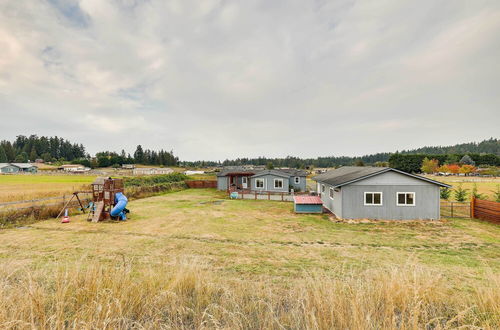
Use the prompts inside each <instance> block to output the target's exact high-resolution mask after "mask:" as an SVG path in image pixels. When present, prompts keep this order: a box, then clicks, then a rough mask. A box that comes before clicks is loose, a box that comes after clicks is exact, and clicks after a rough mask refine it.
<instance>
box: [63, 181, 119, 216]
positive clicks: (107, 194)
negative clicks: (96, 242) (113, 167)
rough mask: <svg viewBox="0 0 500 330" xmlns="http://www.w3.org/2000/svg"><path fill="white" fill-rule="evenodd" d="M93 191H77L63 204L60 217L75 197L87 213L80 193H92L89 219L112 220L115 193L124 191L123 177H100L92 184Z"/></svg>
mask: <svg viewBox="0 0 500 330" xmlns="http://www.w3.org/2000/svg"><path fill="white" fill-rule="evenodd" d="M91 187H92V189H91V191H76V192H74V193H73V196H72V197H71V198H70V199H69V200H68V201H67V202H66V204H65V205H64V206H63V208H62V210H61V212H60V213H59V215H58V216H57V218H59V217H60V216H61V214H62V213H63V212H64V210H65V209H66V208H67V206H68V205H69V204H70V203H71V201H72V200H73V198H76V200H77V201H78V203H79V204H80V207H81V210H82V211H83V213H85V207H84V206H83V204H82V202H81V200H80V197H79V196H78V194H80V193H91V194H92V202H90V204H89V206H88V209H89V213H88V216H87V221H92V222H99V221H104V220H110V219H111V216H110V212H111V209H113V206H114V204H115V194H116V193H118V192H121V193H123V192H124V189H123V179H112V178H106V177H98V178H96V179H95V180H94V182H92V184H91Z"/></svg>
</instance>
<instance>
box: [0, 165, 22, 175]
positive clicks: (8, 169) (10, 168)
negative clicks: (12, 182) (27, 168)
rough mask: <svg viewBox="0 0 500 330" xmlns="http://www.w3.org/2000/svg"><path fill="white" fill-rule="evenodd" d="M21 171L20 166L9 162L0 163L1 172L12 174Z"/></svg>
mask: <svg viewBox="0 0 500 330" xmlns="http://www.w3.org/2000/svg"><path fill="white" fill-rule="evenodd" d="M17 172H19V167H17V166H14V165H12V164H9V163H0V173H5V174H11V173H17Z"/></svg>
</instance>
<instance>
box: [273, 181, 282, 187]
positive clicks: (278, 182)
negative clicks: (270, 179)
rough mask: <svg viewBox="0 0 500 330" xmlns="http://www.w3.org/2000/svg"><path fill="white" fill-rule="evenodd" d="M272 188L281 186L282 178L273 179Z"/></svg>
mask: <svg viewBox="0 0 500 330" xmlns="http://www.w3.org/2000/svg"><path fill="white" fill-rule="evenodd" d="M274 188H276V189H281V188H283V179H274Z"/></svg>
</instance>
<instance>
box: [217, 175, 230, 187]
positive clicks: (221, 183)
mask: <svg viewBox="0 0 500 330" xmlns="http://www.w3.org/2000/svg"><path fill="white" fill-rule="evenodd" d="M227 180H228V178H227V177H226V176H218V177H217V189H219V190H227Z"/></svg>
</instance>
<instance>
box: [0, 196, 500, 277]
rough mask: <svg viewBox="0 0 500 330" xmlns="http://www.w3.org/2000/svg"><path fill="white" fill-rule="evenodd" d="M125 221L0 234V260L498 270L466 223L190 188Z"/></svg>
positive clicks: (268, 271) (44, 225)
mask: <svg viewBox="0 0 500 330" xmlns="http://www.w3.org/2000/svg"><path fill="white" fill-rule="evenodd" d="M129 208H130V210H131V211H132V213H131V214H130V217H131V219H130V220H129V221H127V222H124V223H115V222H107V223H97V224H94V223H88V222H86V221H85V220H84V218H85V216H76V217H73V218H72V219H71V223H70V224H61V223H59V221H58V220H55V219H53V220H47V221H43V222H39V223H36V224H33V225H31V226H29V227H26V228H21V229H9V230H3V231H0V263H3V264H9V263H22V264H23V265H26V266H30V267H32V266H36V267H49V268H50V267H55V266H56V265H57V264H59V263H61V262H74V261H77V260H82V259H92V260H98V261H99V262H104V263H106V262H110V263H113V262H115V261H116V260H117V259H120V260H121V259H122V258H125V259H127V260H131V261H132V262H134V263H136V264H138V265H149V264H159V263H164V262H173V261H174V260H176V259H178V258H196V259H198V260H200V261H203V263H204V264H206V267H208V268H209V269H210V270H212V271H215V272H218V273H221V274H224V276H229V277H231V276H233V277H241V276H244V277H248V276H254V275H259V276H268V277H290V276H291V277H300V276H302V275H303V274H305V273H309V272H314V271H324V272H327V273H334V272H335V271H336V269H338V267H339V266H342V267H352V268H354V269H360V270H364V269H369V268H370V267H384V266H388V265H389V266H391V265H401V264H405V263H407V262H412V263H417V264H422V265H425V266H428V267H431V268H432V269H435V270H437V271H439V272H442V273H443V274H445V275H446V276H449V278H450V280H452V281H453V282H456V283H460V282H461V281H463V280H467V281H469V280H478V281H480V280H481V278H482V276H483V275H484V273H485V272H488V271H494V272H498V271H500V249H499V248H500V227H499V226H497V225H493V224H490V223H487V222H482V221H478V220H470V219H452V220H444V221H435V222H431V221H425V222H397V221H394V222H371V223H352V224H349V223H336V222H333V221H331V220H330V219H329V217H328V216H327V215H297V214H294V213H293V206H292V204H291V203H284V202H272V201H271V202H270V201H255V200H227V199H225V195H224V194H220V193H218V192H215V191H213V190H201V189H191V190H184V191H181V192H175V193H169V194H165V195H161V196H156V197H152V198H146V199H142V200H137V201H133V202H131V203H130V204H129Z"/></svg>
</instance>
